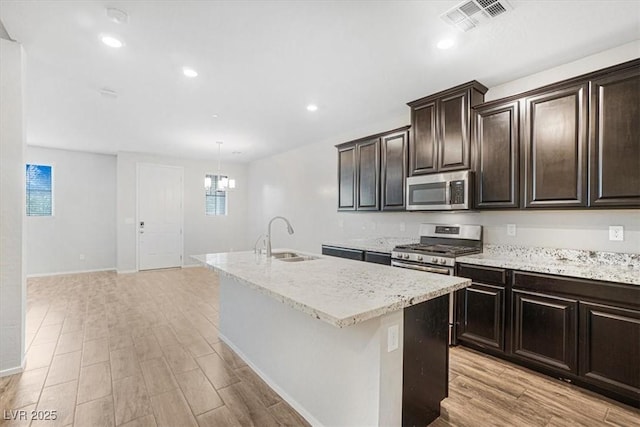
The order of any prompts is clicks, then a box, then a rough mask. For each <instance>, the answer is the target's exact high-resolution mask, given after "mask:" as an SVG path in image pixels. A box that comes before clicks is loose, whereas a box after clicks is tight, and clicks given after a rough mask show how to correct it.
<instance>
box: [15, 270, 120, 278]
mask: <svg viewBox="0 0 640 427" xmlns="http://www.w3.org/2000/svg"><path fill="white" fill-rule="evenodd" d="M103 271H116V269H115V268H97V269H95V270H75V271H60V272H55V273H38V274H27V279H31V278H33V277H48V276H64V275H67V274H82V273H100V272H103Z"/></svg>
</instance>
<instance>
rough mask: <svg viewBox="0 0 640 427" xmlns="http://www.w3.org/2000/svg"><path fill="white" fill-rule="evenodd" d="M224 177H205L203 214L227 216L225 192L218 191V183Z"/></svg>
mask: <svg viewBox="0 0 640 427" xmlns="http://www.w3.org/2000/svg"><path fill="white" fill-rule="evenodd" d="M223 178H227V177H226V176H224V175H208V174H207V175H205V177H204V189H205V196H204V197H205V213H206V214H207V215H226V214H227V192H226V191H224V190H219V189H218V183H219V181H220V180H222V179H223Z"/></svg>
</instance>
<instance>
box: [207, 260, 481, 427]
mask: <svg viewBox="0 0 640 427" xmlns="http://www.w3.org/2000/svg"><path fill="white" fill-rule="evenodd" d="M279 252H282V251H279ZM302 255H304V256H305V257H309V258H312V259H306V260H304V261H300V262H290V261H286V259H285V260H283V259H274V258H270V259H268V258H267V257H266V256H265V255H262V254H254V253H253V252H233V253H219V254H207V255H202V256H198V257H195V258H196V259H198V260H199V261H200V262H202V263H204V264H205V265H207V266H208V267H210V268H212V269H214V270H215V271H217V272H218V273H219V277H220V338H221V339H222V340H223V341H225V342H226V343H227V344H228V345H229V346H230V347H231V348H233V349H234V350H235V351H236V352H237V353H238V355H239V356H240V357H242V358H243V359H244V360H245V362H247V364H248V365H249V366H251V367H252V368H253V370H254V371H256V373H258V375H260V376H261V377H262V378H263V379H264V380H265V381H266V382H267V383H268V384H269V385H270V386H271V387H272V388H273V389H274V390H276V391H277V392H278V393H279V394H280V395H281V396H282V397H283V398H284V399H285V400H286V401H287V402H288V403H289V404H291V406H293V407H294V408H295V409H296V410H297V411H298V412H299V413H300V414H301V415H302V416H304V417H305V418H306V419H307V420H308V421H309V422H310V423H311V424H313V425H327V426H328V425H359V426H360V425H362V426H364V425H366V426H376V425H417V424H423V425H425V424H428V422H430V421H431V420H433V419H435V418H436V417H437V416H438V414H439V402H440V400H442V399H443V398H444V397H445V396H446V393H447V374H448V373H447V368H448V347H447V343H446V340H447V310H448V298H449V295H448V294H449V293H450V292H453V291H455V290H458V289H462V288H464V287H466V286H468V285H469V284H470V280H468V279H462V278H458V277H452V276H443V275H437V274H429V273H424V272H416V271H412V270H405V269H398V268H391V267H388V266H382V265H378V264H369V263H362V262H357V261H351V260H345V259H340V258H334V257H326V256H321V255H315V254H302Z"/></svg>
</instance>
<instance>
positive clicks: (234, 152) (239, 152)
mask: <svg viewBox="0 0 640 427" xmlns="http://www.w3.org/2000/svg"><path fill="white" fill-rule="evenodd" d="M231 154H236V155H237V154H242V151H232V152H231Z"/></svg>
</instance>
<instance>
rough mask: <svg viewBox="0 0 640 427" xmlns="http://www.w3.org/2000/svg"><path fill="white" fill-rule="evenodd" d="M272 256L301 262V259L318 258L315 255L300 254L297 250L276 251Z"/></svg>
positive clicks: (287, 260)
mask: <svg viewBox="0 0 640 427" xmlns="http://www.w3.org/2000/svg"><path fill="white" fill-rule="evenodd" d="M271 256H272V257H273V258H275V259H277V260H280V261H286V262H300V261H310V260H312V259H318V257H315V256H309V255H300V254H297V253H295V252H274V253H272V254H271Z"/></svg>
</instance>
